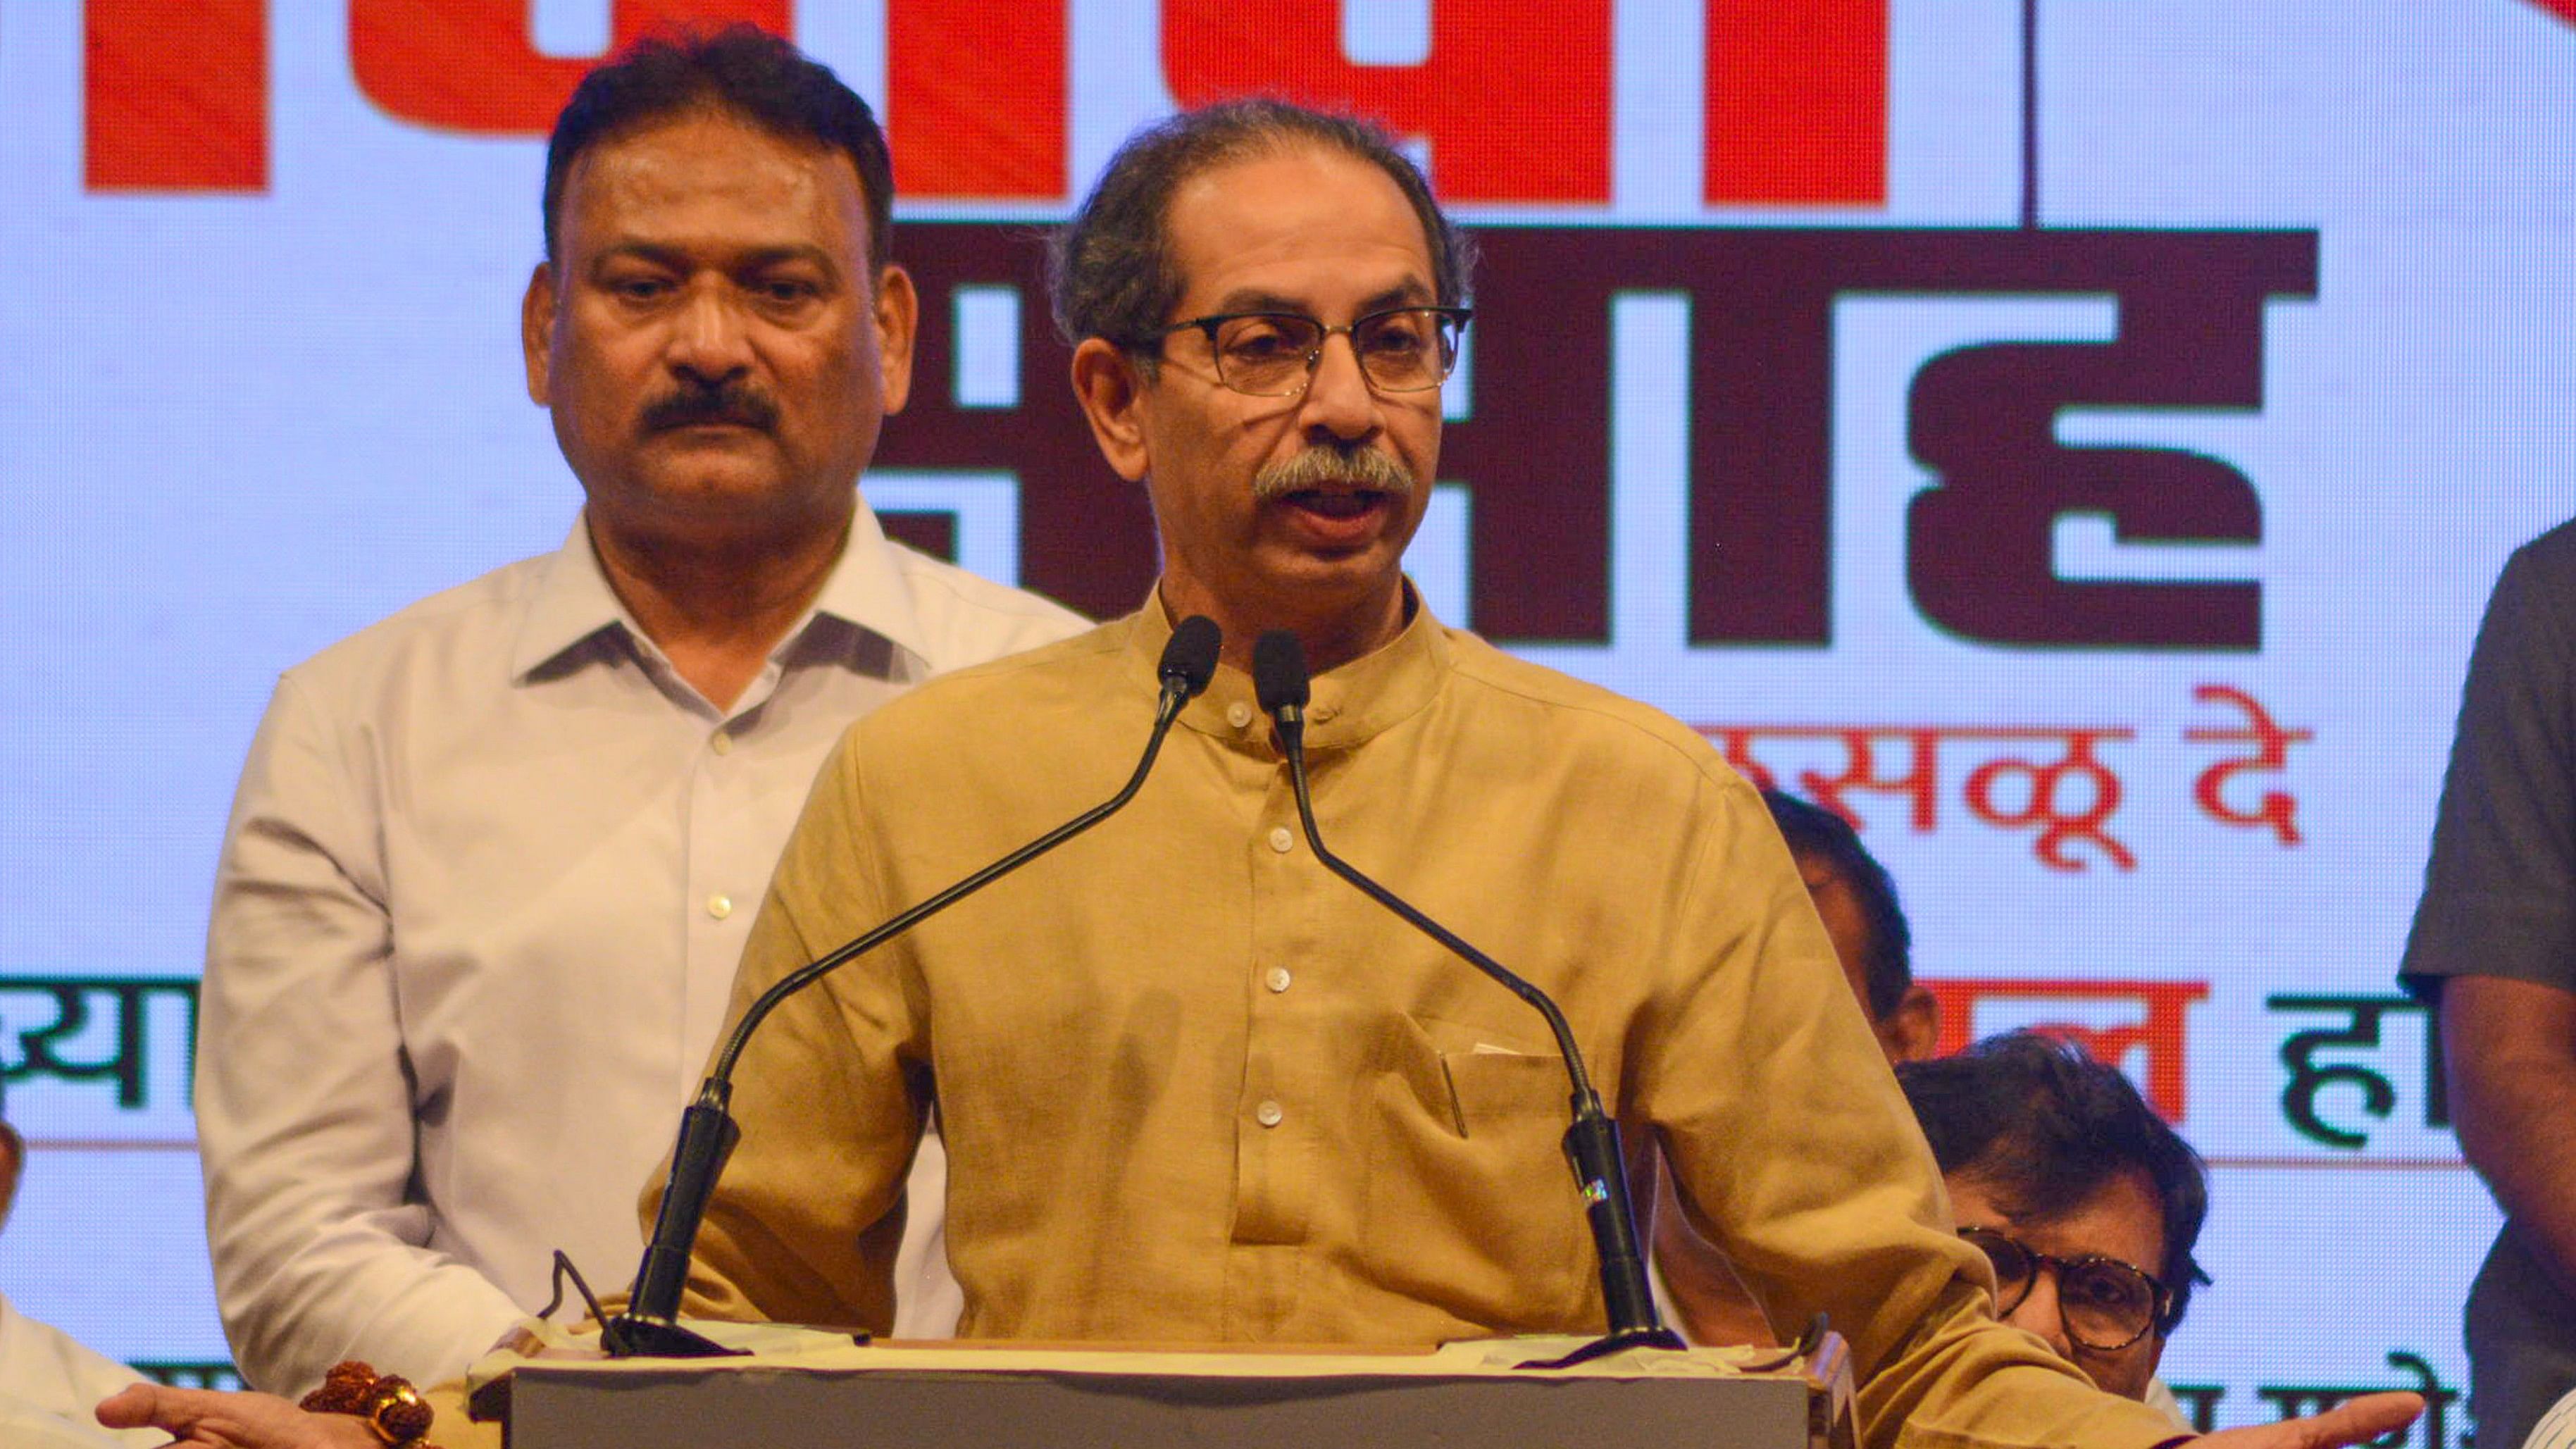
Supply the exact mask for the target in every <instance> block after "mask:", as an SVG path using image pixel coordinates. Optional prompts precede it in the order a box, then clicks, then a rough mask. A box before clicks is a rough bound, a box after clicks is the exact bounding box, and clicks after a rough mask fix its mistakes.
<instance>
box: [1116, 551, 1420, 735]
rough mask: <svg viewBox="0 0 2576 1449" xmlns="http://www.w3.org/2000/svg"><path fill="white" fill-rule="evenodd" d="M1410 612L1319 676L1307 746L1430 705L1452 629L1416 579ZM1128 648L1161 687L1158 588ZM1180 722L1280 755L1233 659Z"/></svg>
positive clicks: (1144, 684) (1148, 680) (1165, 616)
mask: <svg viewBox="0 0 2576 1449" xmlns="http://www.w3.org/2000/svg"><path fill="white" fill-rule="evenodd" d="M1405 592H1406V595H1407V597H1408V598H1409V599H1410V600H1411V601H1412V603H1413V617H1412V618H1411V619H1410V620H1408V621H1407V622H1406V624H1405V626H1404V629H1403V631H1402V632H1400V633H1398V634H1397V635H1396V636H1395V638H1393V639H1391V640H1389V641H1388V642H1387V643H1386V644H1385V645H1384V646H1383V647H1381V648H1379V649H1377V650H1375V651H1374V652H1371V653H1369V654H1366V655H1363V656H1361V657H1360V658H1358V659H1354V660H1352V661H1351V662H1350V663H1348V664H1344V665H1342V666H1340V667H1339V668H1336V669H1328V670H1326V671H1324V672H1323V673H1321V674H1318V675H1316V676H1315V677H1314V680H1313V682H1312V684H1311V686H1310V690H1311V693H1310V697H1309V698H1308V700H1307V704H1306V748H1307V749H1308V750H1310V751H1315V752H1324V751H1331V750H1346V749H1350V748H1352V747H1354V746H1357V745H1360V744H1363V743H1366V742H1367V741H1368V740H1370V739H1372V738H1374V737H1375V736H1377V735H1379V734H1381V733H1383V732H1385V731H1386V730H1388V729H1390V728H1392V727H1394V726H1395V725H1397V724H1399V723H1401V722H1402V721H1404V720H1405V719H1407V718H1409V717H1410V716H1412V715H1414V714H1416V713H1418V712H1419V711H1421V710H1422V709H1423V708H1424V707H1425V706H1427V705H1429V704H1430V703H1431V701H1432V698H1433V697H1434V696H1435V695H1437V694H1438V693H1439V692H1440V687H1441V685H1442V684H1443V683H1445V682H1446V681H1447V679H1448V676H1449V670H1450V654H1449V638H1448V631H1447V630H1446V629H1445V628H1443V627H1442V626H1441V623H1440V621H1439V620H1437V619H1435V618H1433V617H1432V616H1431V609H1430V607H1429V606H1428V605H1426V604H1424V603H1422V602H1421V596H1420V594H1418V593H1416V592H1415V591H1414V589H1413V585H1412V583H1411V581H1409V580H1408V581H1407V582H1406V584H1405ZM1129 622H1130V628H1129V631H1128V637H1127V652H1128V653H1129V655H1131V656H1133V657H1134V658H1135V660H1136V661H1137V667H1136V669H1135V670H1134V671H1133V677H1134V678H1135V679H1136V680H1137V681H1138V684H1139V687H1140V688H1142V689H1145V690H1148V691H1150V690H1152V689H1154V688H1156V687H1158V682H1157V679H1156V676H1155V666H1156V665H1157V664H1158V663H1159V662H1160V661H1161V659H1162V655H1163V646H1164V645H1165V644H1167V643H1169V642H1170V641H1171V637H1172V618H1171V615H1170V614H1169V613H1168V612H1167V611H1166V610H1165V609H1164V607H1163V597H1162V590H1161V588H1160V587H1157V588H1156V589H1155V590H1154V592H1153V593H1152V594H1151V595H1149V596H1148V597H1147V598H1146V600H1145V607H1144V608H1142V609H1140V610H1138V611H1137V612H1136V613H1134V614H1132V615H1130V616H1129ZM1181 723H1182V724H1184V725H1187V726H1189V727H1190V728H1191V729H1194V730H1196V731H1198V732H1199V733H1200V734H1203V735H1207V736H1209V737H1211V738H1213V739H1216V740H1218V741H1220V742H1221V743H1224V744H1226V745H1228V746H1230V747H1232V748H1235V749H1239V750H1243V751H1246V752H1247V753H1251V754H1257V755H1261V756H1264V757H1266V758H1270V759H1277V758H1278V755H1279V752H1278V750H1277V749H1276V748H1275V747H1274V746H1273V745H1272V743H1271V729H1270V717H1269V716H1268V715H1266V714H1263V713H1262V712H1261V702H1260V700H1259V699H1258V698H1257V697H1256V695H1255V694H1254V691H1253V687H1252V676H1251V675H1250V674H1247V673H1245V672H1244V671H1243V670H1240V669H1237V668H1235V667H1234V666H1232V665H1230V664H1219V665H1218V666H1217V671H1216V678H1215V679H1214V680H1212V681H1210V682H1209V684H1208V687H1207V692H1206V693H1204V694H1202V695H1200V696H1199V697H1198V698H1197V699H1194V700H1192V701H1190V705H1189V707H1188V708H1187V709H1185V710H1183V711H1181Z"/></svg>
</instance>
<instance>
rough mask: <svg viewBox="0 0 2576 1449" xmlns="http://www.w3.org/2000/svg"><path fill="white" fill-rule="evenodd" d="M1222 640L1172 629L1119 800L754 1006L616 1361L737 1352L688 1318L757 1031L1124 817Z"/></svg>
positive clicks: (690, 1115) (676, 1161) (839, 952)
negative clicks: (685, 1294)
mask: <svg viewBox="0 0 2576 1449" xmlns="http://www.w3.org/2000/svg"><path fill="white" fill-rule="evenodd" d="M1221 642H1222V637H1221V635H1220V634H1219V633H1218V630H1217V626H1216V621H1215V620H1213V619H1210V618H1208V617H1207V616H1206V615H1204V614H1193V615H1191V616H1190V617H1188V618H1186V619H1183V620H1182V621H1181V622H1180V624H1179V626H1178V627H1176V628H1175V629H1173V630H1172V639H1171V642H1170V643H1168V644H1166V645H1164V646H1163V657H1162V661H1161V662H1160V663H1159V664H1157V665H1156V666H1155V672H1156V674H1157V675H1158V676H1159V677H1160V679H1161V681H1162V695H1161V698H1160V699H1159V700H1158V701H1157V702H1156V704H1155V707H1154V732H1153V734H1152V735H1151V736H1150V737H1148V738H1147V739H1146V741H1145V753H1144V755H1143V757H1142V758H1140V759H1138V760H1137V762H1136V770H1135V773H1133V774H1131V775H1129V776H1128V777H1127V783H1126V784H1125V785H1123V786H1120V787H1119V790H1118V793H1117V794H1115V795H1112V796H1110V797H1109V798H1108V799H1107V800H1104V801H1102V802H1101V803H1100V804H1098V805H1095V806H1093V807H1091V808H1090V809H1088V810H1086V811H1084V812H1082V813H1081V814H1080V815H1077V816H1075V817H1074V818H1072V819H1071V820H1068V821H1066V822H1065V823H1064V824H1062V825H1059V826H1057V827H1056V828H1055V829H1053V830H1050V831H1048V832H1047V833H1046V834H1044V835H1041V836H1039V837H1038V838H1037V839H1035V840H1032V841H1030V842H1029V843H1028V844H1026V845H1023V846H1021V847H1020V848H1019V849H1017V850H1014V851H1012V852H1011V853H1010V854H1008V855H1006V856H1003V857H1002V858H1001V859H999V860H997V861H994V862H993V863H992V864H991V865H988V866H985V867H984V868H983V869H981V870H979V871H976V872H975V873H974V874H973V875H970V876H967V877H966V878H965V879H963V880H960V881H958V882H957V883H956V884H954V885H951V886H949V887H948V888H946V889H945V890H942V891H940V892H939V893H938V894H936V895H933V896H931V897H929V898H928V899H926V900H924V901H922V902H921V903H920V904H918V905H915V906H913V907H911V908H910V909H908V910H905V911H903V912H901V913H899V914H897V915H895V916H892V917H889V918H888V919H887V920H886V921H885V922H884V923H883V924H881V925H879V926H877V927H876V928H874V929H873V930H870V931H868V932H867V933H865V934H864V935H861V936H859V937H858V938H857V939H855V940H852V941H850V942H848V943H847V944H845V945H842V946H840V947H838V948H837V949H835V950H832V951H830V952H828V953H826V954H824V955H823V956H820V957H817V958H816V959H815V960H813V961H812V962H810V963H808V964H806V965H804V966H800V967H798V968H797V969H796V970H794V971H791V972H789V973H788V974H787V975H785V976H783V977H780V978H779V979H778V981H777V983H776V984H775V985H772V986H771V987H770V988H769V989H768V990H766V991H764V992H762V993H761V994H760V995H759V996H758V997H756V998H754V999H753V1001H752V1003H751V1005H750V1007H749V1008H747V1009H746V1010H745V1011H744V1012H743V1014H742V1020H741V1021H740V1022H739V1023H738V1024H736V1025H735V1027H734V1029H733V1034H732V1035H731V1036H729V1037H727V1038H726V1039H725V1044H724V1050H723V1051H722V1052H721V1053H719V1054H718V1055H717V1057H716V1061H715V1065H714V1066H713V1067H712V1068H710V1069H709V1070H708V1072H707V1079H706V1082H705V1084H704V1085H702V1086H701V1087H699V1088H698V1097H697V1100H696V1101H695V1102H692V1103H690V1104H689V1107H688V1109H687V1110H686V1111H684V1112H682V1113H681V1114H680V1139H679V1143H678V1145H676V1146H675V1147H673V1148H672V1150H671V1179H670V1181H669V1182H668V1183H666V1184H664V1186H663V1188H662V1202H661V1206H660V1207H659V1208H658V1209H657V1210H656V1211H655V1213H654V1217H653V1237H652V1241H651V1242H649V1243H648V1244H647V1245H646V1246H645V1249H644V1260H643V1262H642V1263H641V1264H640V1265H638V1266H637V1268H636V1270H635V1290H634V1292H633V1293H632V1294H631V1295H629V1297H628V1299H627V1306H626V1311H625V1312H624V1313H621V1314H619V1315H618V1316H617V1317H616V1318H615V1319H614V1320H612V1321H611V1322H610V1323H609V1324H608V1325H607V1326H606V1327H605V1328H604V1329H603V1330H602V1331H601V1333H600V1344H601V1346H602V1347H604V1348H606V1349H607V1350H608V1354H609V1356H610V1357H611V1358H637V1357H643V1358H708V1357H714V1356H718V1355H728V1354H732V1353H734V1352H736V1351H737V1350H733V1349H728V1348H723V1347H720V1346H719V1345H717V1344H715V1343H713V1342H711V1341H710V1340H708V1339H707V1338H705V1337H703V1336H701V1335H700V1334H697V1333H695V1332H693V1331H691V1330H689V1329H686V1328H682V1327H681V1326H680V1325H679V1321H678V1319H679V1312H680V1295H681V1292H682V1290H683V1289H684V1288H685V1287H686V1286H687V1283H688V1276H689V1253H690V1250H691V1249H692V1248H693V1247H694V1246H695V1245H696V1243H697V1238H698V1225H699V1223H700V1222H702V1221H703V1220H704V1219H705V1217H706V1213H707V1200H708V1199H709V1198H710V1197H712V1196H713V1195H714V1193H715V1186H716V1178H717V1177H718V1176H719V1175H720V1174H721V1173H723V1171H724V1165H725V1159H726V1158H728V1157H730V1156H731V1155H732V1154H733V1147H734V1142H735V1141H736V1139H737V1138H739V1137H740V1136H741V1129H740V1128H739V1127H737V1126H736V1125H735V1123H734V1120H733V1114H732V1113H731V1112H730V1111H729V1110H727V1109H728V1106H729V1104H730V1103H731V1101H732V1098H733V1068H734V1063H735V1062H736V1061H737V1060H739V1059H740V1058H741V1056H742V1049H743V1046H744V1044H745V1043H747V1042H749V1041H750V1040H751V1034H752V1031H753V1030H754V1029H755V1028H757V1027H758V1026H759V1025H760V1023H761V1022H762V1021H763V1020H765V1019H766V1018H767V1017H768V1016H769V1014H770V1013H771V1012H772V1011H775V1010H776V1009H777V1008H778V1004H779V1003H780V1002H782V1001H785V1000H786V999H787V998H788V997H790V996H793V995H795V994H796V993H797V992H799V991H802V990H804V989H805V988H806V987H808V986H811V985H813V984H814V983H815V982H817V981H819V980H821V979H822V978H823V977H825V976H827V975H830V974H831V973H832V972H833V971H836V970H838V969H839V968H840V967H842V966H844V965H847V964H848V963H849V962H851V961H854V960H857V959H858V958H859V957H861V956H864V955H866V954H867V953H868V952H870V951H872V950H875V949H876V948H877V947H879V946H881V945H883V944H885V943H886V942H888V941H890V940H893V939H894V938H895V937H897V936H900V935H902V934H903V933H904V932H906V931H908V930H911V929H912V928H913V927H914V926H917V925H919V924H920V923H921V922H923V921H925V920H927V919H929V918H930V917H932V916H934V915H937V914H938V913H939V912H941V911H943V910H946V909H947V908H948V907H950V906H952V905H955V904H956V903H957V902H958V901H961V900H963V899H965V898H966V897H967V896H970V895H973V894H974V893H975V892H977V891H979V890H982V889H983V888H984V887H986V886H988V885H991V884H992V883H993V882H995V881H997V880H999V879H1001V878H1002V877H1003V876H1005V875H1008V874H1010V873H1011V872H1012V871H1014V870H1017V869H1019V868H1020V867H1021V866H1023V865H1026V864H1028V863H1029V862H1030V861H1032V860H1035V859H1037V858H1038V857H1039V856H1041V855H1044V854H1046V853H1047V852H1048V851H1050V850H1053V849H1055V848H1056V847H1057V846H1059V845H1062V844H1064V843H1065V842H1066V841H1068V840H1071V839H1072V838H1073V837H1075V836H1077V835H1080V834H1081V833H1082V832H1084V831H1086V830H1089V829H1090V828H1091V827H1093V826H1095V825H1097V824H1099V823H1100V822H1101V821H1103V820H1106V819H1108V818H1109V817H1110V816H1111V815H1114V814H1116V813H1117V812H1118V811H1119V810H1120V809H1121V808H1123V807H1124V806H1125V805H1126V804H1127V802H1128V801H1129V800H1131V799H1134V798H1135V795H1136V792H1137V790H1139V789H1140V788H1142V787H1143V786H1144V783H1145V776H1146V775H1147V774H1149V773H1150V772H1152V770H1153V768H1154V757H1155V756H1156V755H1158V754H1160V753H1161V752H1162V748H1163V737H1164V736H1165V735H1167V734H1169V733H1171V729H1172V722H1173V721H1174V720H1177V719H1179V718H1180V715H1181V710H1182V708H1183V706H1185V705H1187V704H1188V703H1189V702H1190V701H1191V700H1193V699H1196V698H1197V697H1198V696H1199V695H1200V694H1201V693H1202V692H1203V691H1205V690H1206V689H1207V687H1208V681H1209V680H1211V679H1214V678H1215V677H1216V660H1217V650H1218V647H1219V645H1220V643H1221Z"/></svg>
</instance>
